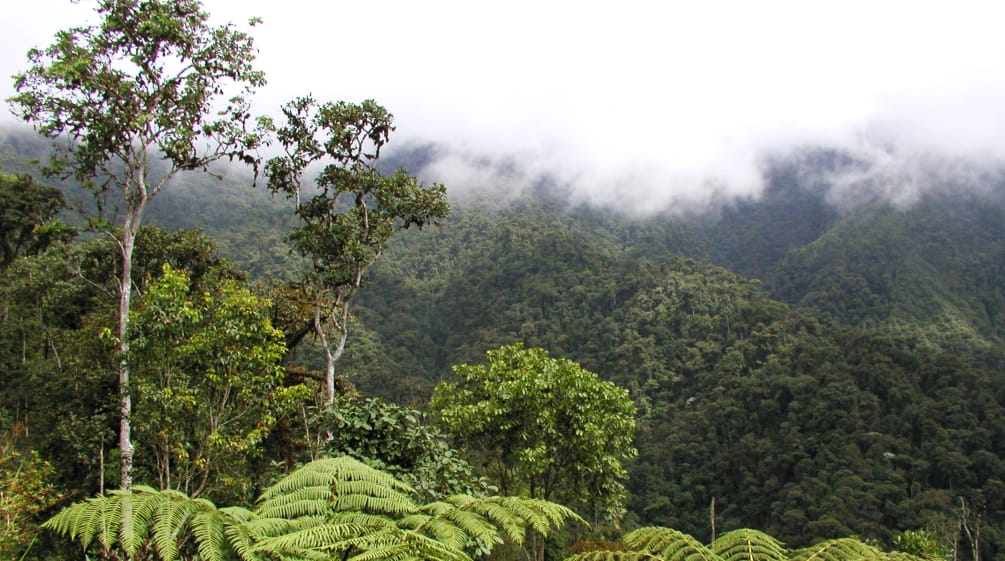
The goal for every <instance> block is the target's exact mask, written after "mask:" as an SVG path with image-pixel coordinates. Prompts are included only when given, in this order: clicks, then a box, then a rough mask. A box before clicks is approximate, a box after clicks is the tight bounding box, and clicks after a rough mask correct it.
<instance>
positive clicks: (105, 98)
mask: <svg viewBox="0 0 1005 561" xmlns="http://www.w3.org/2000/svg"><path fill="white" fill-rule="evenodd" d="M96 11H97V13H98V14H99V16H100V18H101V21H100V23H99V24H98V25H92V26H86V27H74V28H70V29H67V30H63V31H60V32H58V33H57V34H56V38H55V42H54V43H53V44H52V45H51V46H50V47H48V48H46V49H44V50H43V49H32V50H31V51H29V53H28V59H29V61H30V63H31V67H30V68H29V69H28V70H27V71H25V72H23V73H21V74H18V75H16V76H15V77H14V85H15V88H16V89H17V92H18V93H17V95H15V96H13V97H11V98H9V100H8V101H9V102H10V105H11V108H12V110H13V111H14V113H15V114H16V115H18V116H19V117H21V118H23V119H24V120H25V121H28V122H31V123H33V125H34V126H35V128H36V130H38V132H40V133H41V134H43V135H44V136H47V137H50V138H52V139H54V147H55V150H54V152H53V153H52V157H51V159H50V161H49V164H48V166H47V167H46V168H45V171H46V173H48V174H51V175H53V176H58V177H63V178H71V177H72V178H74V179H76V180H78V181H80V182H81V185H82V187H83V188H84V189H86V190H88V191H89V192H90V193H91V194H92V195H93V197H94V200H95V203H96V205H95V208H96V218H98V220H93V221H92V222H91V223H92V224H94V225H96V226H97V227H99V228H100V229H101V230H102V231H104V232H105V233H106V234H108V235H109V236H112V237H113V238H114V239H115V240H116V242H117V244H118V246H119V252H120V257H121V269H120V278H119V286H118V293H119V294H118V302H119V305H118V307H119V310H118V327H117V334H116V335H117V345H118V351H119V359H118V360H119V363H118V364H119V366H118V384H119V391H120V397H121V422H120V429H119V448H120V453H121V486H122V488H124V489H129V488H130V487H131V485H132V464H133V445H132V442H131V436H130V416H131V414H132V402H131V397H130V392H129V337H128V327H129V305H130V297H131V294H132V257H133V247H134V244H135V241H136V235H137V232H138V231H139V227H140V224H141V223H142V221H143V214H144V212H145V211H146V209H147V206H148V205H149V203H150V201H151V199H152V198H153V197H154V196H155V195H157V193H158V192H160V191H161V189H162V188H163V187H164V185H165V184H166V183H167V181H168V180H169V179H171V178H172V177H174V176H176V175H177V174H179V173H181V172H184V171H189V170H203V171H206V170H207V168H208V166H209V165H210V164H211V163H213V162H215V161H218V160H220V159H222V158H230V159H234V158H237V159H240V160H244V161H247V162H253V161H254V158H253V157H252V156H250V150H252V149H254V148H255V147H256V146H257V144H258V138H259V137H258V136H257V135H256V134H254V133H252V132H250V131H249V129H248V125H249V119H250V115H249V111H248V108H249V101H248V99H247V96H248V94H250V93H251V92H252V91H254V89H256V88H257V87H258V86H261V85H262V84H264V82H265V80H264V76H263V74H262V73H261V72H259V71H257V70H255V69H254V67H253V65H252V63H253V61H254V57H255V49H254V44H253V41H252V39H251V37H250V36H249V35H248V34H246V33H244V32H242V31H239V30H237V29H236V28H235V27H234V26H232V25H229V24H228V25H224V26H219V27H214V26H212V25H210V23H209V14H207V13H206V12H205V11H204V10H203V8H202V4H201V2H199V1H198V0H171V1H168V0H143V1H140V0H101V1H99V2H98V5H97V8H96ZM231 87H232V88H233V91H231ZM225 92H226V93H232V94H234V95H233V96H226V97H224V96H225ZM221 99H226V101H224V102H222V103H221ZM159 158H162V159H163V165H157V164H158V159H159ZM112 220H117V221H118V222H117V223H116V224H114V225H113V224H112Z"/></svg>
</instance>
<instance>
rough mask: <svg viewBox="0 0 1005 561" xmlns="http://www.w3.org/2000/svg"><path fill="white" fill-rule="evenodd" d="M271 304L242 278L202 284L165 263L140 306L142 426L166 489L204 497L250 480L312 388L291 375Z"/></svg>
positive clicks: (135, 349) (136, 321)
mask: <svg viewBox="0 0 1005 561" xmlns="http://www.w3.org/2000/svg"><path fill="white" fill-rule="evenodd" d="M268 307H269V304H268V302H267V301H264V300H262V299H260V298H258V297H257V296H255V295H254V294H252V293H251V292H250V291H249V290H248V289H247V288H244V287H242V286H240V285H239V284H238V283H237V282H235V281H233V280H222V281H219V282H218V283H217V284H216V286H215V287H214V288H213V289H212V291H211V290H202V291H197V290H194V289H193V287H192V286H191V284H190V281H189V277H188V275H187V274H186V273H185V272H184V271H181V270H175V269H173V268H171V266H170V265H166V264H165V265H164V267H163V270H162V274H161V277H160V278H159V279H158V280H157V281H156V282H154V283H152V284H151V285H150V286H148V287H147V290H146V291H145V293H144V294H143V298H142V299H141V300H140V302H139V306H137V307H136V308H135V309H134V310H133V312H132V318H131V319H132V322H133V328H132V330H131V333H132V337H133V340H132V342H131V343H132V357H133V361H134V376H133V378H134V383H135V394H136V398H137V404H138V405H142V407H141V408H140V410H139V411H137V413H136V416H135V419H136V432H137V434H138V435H141V436H142V438H141V439H140V440H141V444H140V446H141V450H145V451H146V452H147V453H148V455H149V460H151V461H150V462H149V463H150V464H152V471H153V472H154V475H155V476H156V479H157V482H158V484H159V486H160V487H161V488H162V489H178V490H181V491H184V492H185V493H186V494H188V495H189V496H193V497H195V496H198V495H200V494H202V493H203V491H204V490H206V489H207V487H209V488H210V489H213V490H215V491H217V492H218V493H220V492H224V491H227V490H230V489H228V487H234V486H235V485H238V486H240V483H239V482H242V481H243V482H245V483H246V480H244V479H242V478H243V476H244V475H245V474H244V473H242V471H241V467H242V466H244V465H245V461H246V460H247V458H248V456H250V455H251V454H254V453H255V451H256V447H257V445H258V444H259V443H260V442H261V441H262V440H263V439H264V438H265V437H266V436H267V435H268V434H269V432H270V430H271V429H272V427H273V425H274V424H275V423H276V419H277V416H279V415H281V414H282V412H283V410H284V408H286V407H289V406H291V405H292V403H293V402H294V401H295V399H294V398H295V397H302V396H303V395H302V394H303V392H302V391H300V390H302V389H303V388H301V387H299V386H293V387H286V386H284V385H283V378H284V373H283V369H282V367H281V366H280V364H279V362H280V360H281V359H282V357H283V355H284V354H285V352H286V348H285V346H284V345H283V334H282V332H280V331H279V330H278V329H275V328H273V327H272V325H271V323H270V322H269V318H268ZM228 482H230V484H228ZM235 482H238V483H235ZM238 494H240V493H238Z"/></svg>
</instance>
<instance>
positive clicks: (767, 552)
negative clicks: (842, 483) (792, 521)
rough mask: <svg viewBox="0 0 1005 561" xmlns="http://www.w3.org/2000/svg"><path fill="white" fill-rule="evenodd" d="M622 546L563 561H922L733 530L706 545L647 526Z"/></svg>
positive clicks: (845, 543) (853, 545)
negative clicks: (788, 543)
mask: <svg viewBox="0 0 1005 561" xmlns="http://www.w3.org/2000/svg"><path fill="white" fill-rule="evenodd" d="M621 541H622V547H620V548H616V549H611V550H597V551H587V552H583V553H578V554H576V555H574V556H572V557H570V558H568V559H566V561H922V560H921V559H920V558H918V557H915V556H913V555H909V554H906V553H887V552H883V551H881V550H880V549H878V548H876V547H873V546H871V545H868V544H866V543H863V542H861V541H859V540H857V539H854V538H842V539H838V540H830V541H826V542H822V543H819V544H817V545H814V546H812V547H807V548H803V549H799V550H796V551H791V550H787V549H785V547H784V546H783V545H782V544H781V542H779V541H778V540H776V539H775V538H773V537H771V536H769V535H767V534H765V533H763V532H759V531H757V530H750V529H742V530H734V531H732V532H728V533H726V534H723V535H721V536H719V538H718V539H716V540H715V542H714V543H713V544H712V545H711V546H710V547H706V546H704V545H702V544H701V543H700V542H699V541H698V540H697V539H695V538H694V537H692V536H690V535H688V534H685V533H683V532H679V531H677V530H673V529H670V528H659V527H649V528H641V529H639V530H635V531H634V532H630V533H628V534H626V535H625V536H623V537H622V539H621Z"/></svg>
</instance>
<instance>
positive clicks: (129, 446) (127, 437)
mask: <svg viewBox="0 0 1005 561" xmlns="http://www.w3.org/2000/svg"><path fill="white" fill-rule="evenodd" d="M130 218H132V217H131V216H130V217H127V219H126V224H125V227H124V228H123V229H122V246H121V250H122V271H121V276H120V278H119V325H118V333H117V335H118V338H119V398H120V407H119V415H120V417H119V456H120V461H121V466H122V474H121V479H120V483H119V486H120V487H121V488H122V489H123V490H125V491H129V490H131V489H132V487H133V443H132V440H131V423H130V418H131V417H132V413H133V402H132V397H131V394H130V391H129V337H128V331H129V299H130V296H131V293H132V290H133V279H132V273H133V245H134V244H135V242H136V236H135V234H134V233H133V228H132V224H131V223H130V222H131V220H130Z"/></svg>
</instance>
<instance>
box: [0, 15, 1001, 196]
mask: <svg viewBox="0 0 1005 561" xmlns="http://www.w3.org/2000/svg"><path fill="white" fill-rule="evenodd" d="M9 4H11V5H7V6H5V7H4V17H3V18H2V19H0V53H2V61H0V74H3V75H4V76H9V75H10V74H12V73H14V72H16V71H18V70H20V69H22V68H24V67H25V64H26V63H25V57H24V53H25V51H26V50H27V49H28V48H29V47H31V46H45V45H48V44H49V43H51V39H52V36H53V33H54V32H55V31H56V30H57V29H59V28H63V27H67V26H70V25H76V24H79V23H82V22H84V21H92V22H93V21H94V15H93V10H92V7H93V4H92V3H90V2H86V1H84V2H81V3H78V4H73V3H71V2H69V1H68V0H33V1H31V2H27V1H25V2H12V3H9ZM205 5H206V8H207V9H208V11H209V12H210V13H211V14H212V15H213V17H214V20H216V21H218V22H220V23H223V22H226V21H233V22H235V23H240V24H242V25H243V23H244V22H245V21H246V20H247V18H248V17H250V16H260V17H262V18H263V20H264V24H263V25H261V26H258V27H256V28H254V30H253V34H254V36H255V37H256V40H257V44H258V47H259V49H260V55H259V61H260V68H261V69H263V70H265V72H266V73H267V77H268V80H269V85H268V87H266V88H265V89H263V90H262V91H261V95H260V98H259V99H260V104H259V107H261V108H262V109H263V110H268V111H273V110H272V107H275V106H278V104H279V103H281V102H282V101H285V100H287V99H290V98H292V97H294V96H297V95H302V94H306V93H312V94H314V95H315V97H317V98H319V99H345V100H353V101H358V100H362V99H365V98H374V99H376V100H377V101H379V102H381V103H382V104H384V105H385V106H386V107H388V108H389V109H390V110H391V111H392V112H393V113H394V114H395V115H396V117H397V124H398V133H397V135H396V137H395V138H394V139H393V140H392V143H402V142H406V141H422V140H431V141H435V142H442V143H447V144H449V145H450V146H452V147H453V148H454V149H456V150H457V151H458V154H460V157H457V158H451V159H449V160H444V161H442V162H439V163H438V164H437V165H435V166H433V168H431V169H429V170H427V172H426V174H425V175H426V176H427V177H431V178H432V179H435V180H438V181H442V182H444V183H446V184H447V187H448V190H450V189H451V188H458V189H466V188H477V187H478V186H479V185H481V184H485V183H491V182H498V181H501V179H500V178H499V177H494V176H489V175H487V174H485V173H484V172H482V171H479V170H477V169H475V168H472V167H471V166H470V165H469V164H468V163H466V161H465V160H466V158H472V157H488V158H490V159H497V160H499V161H516V162H520V163H521V164H523V171H522V172H521V173H520V174H517V175H515V176H511V177H509V178H508V180H509V181H512V182H514V183H515V184H519V183H521V182H523V181H526V180H530V179H533V178H534V177H536V176H537V175H538V174H541V173H545V172H551V173H554V174H555V175H556V176H557V177H558V178H559V179H560V180H561V181H566V182H569V183H571V184H574V185H575V186H577V187H579V188H580V189H582V192H584V193H587V194H588V196H589V197H591V198H593V199H594V200H596V201H598V202H601V203H606V202H624V201H625V200H638V201H641V203H640V205H641V206H644V207H647V208H653V207H654V206H658V205H662V204H665V203H672V202H674V201H681V200H688V199H696V200H700V199H702V198H703V197H705V196H707V193H709V192H710V190H715V189H718V190H721V191H725V192H728V193H735V194H749V193H756V191H757V190H758V189H759V188H760V180H759V173H758V161H759V158H760V157H761V156H763V154H765V153H766V152H777V151H785V150H788V149H791V148H793V147H796V146H802V145H816V144H823V145H828V146H842V147H848V148H851V149H854V150H856V151H857V152H858V153H861V154H873V155H874V156H875V157H876V160H877V161H883V162H886V164H889V165H893V163H896V165H906V164H904V162H917V161H918V160H919V158H920V157H921V156H922V155H924V156H925V157H928V156H931V155H935V156H937V157H939V158H949V159H954V158H966V159H972V160H975V161H989V162H993V163H1000V162H1001V161H1002V160H1005V33H1003V32H1002V30H1001V25H1002V22H1003V21H1005V2H1000V1H986V2H968V1H965V0H954V1H951V2H950V1H944V2H925V1H923V0H921V1H919V0H914V1H910V2H907V1H904V2H901V1H882V0H869V1H856V0H841V1H827V2H823V1H819V2H818V1H812V0H797V1H779V0H757V1H741V0H737V1H696V0H687V1H669V2H668V1H663V2H656V1H652V2H641V1H633V0H619V1H617V2H614V1H610V2H584V1H582V0H580V1H576V2H571V1H570V2H566V1H552V2H549V1H547V0H535V1H533V2H531V1H527V0H507V1H505V2H492V3H489V2H477V1H471V0H467V1H438V0H427V1H423V2H417V1H414V0H413V1H405V0H401V1H399V0H387V1H355V2H351V3H347V2H340V1H331V2H308V1H304V0H284V1H280V2H276V1H271V2H255V1H240V2H238V1H231V0H207V1H206V2H205ZM11 93H12V89H11V84H10V80H4V81H3V82H2V83H0V96H2V97H7V96H9V95H10V94H11Z"/></svg>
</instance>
